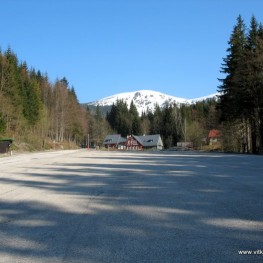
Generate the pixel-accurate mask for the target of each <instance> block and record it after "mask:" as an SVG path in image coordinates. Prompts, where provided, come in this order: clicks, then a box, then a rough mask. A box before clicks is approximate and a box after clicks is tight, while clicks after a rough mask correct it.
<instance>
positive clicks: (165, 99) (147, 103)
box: [85, 90, 217, 114]
mask: <svg viewBox="0 0 263 263" xmlns="http://www.w3.org/2000/svg"><path fill="white" fill-rule="evenodd" d="M216 95H217V94H212V95H209V96H206V97H202V98H196V99H190V100H189V99H184V98H178V97H174V96H170V95H167V94H164V93H161V92H157V91H152V90H139V91H134V92H124V93H119V94H115V95H112V96H109V97H106V98H103V99H100V100H97V101H93V102H89V103H87V104H85V105H87V106H89V107H90V106H93V107H94V106H101V107H104V106H112V105H113V104H114V103H115V104H116V102H117V100H123V101H124V102H126V103H127V105H128V106H130V103H131V101H132V100H133V103H134V104H135V106H136V107H137V110H138V112H139V113H140V114H141V113H142V112H146V111H147V110H149V111H153V110H154V108H155V105H156V104H158V105H159V106H160V108H163V107H164V106H165V105H171V104H176V105H178V104H192V103H195V102H197V101H202V100H205V99H208V98H213V97H215V96H216Z"/></svg>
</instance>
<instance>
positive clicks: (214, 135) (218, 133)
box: [208, 129, 220, 138]
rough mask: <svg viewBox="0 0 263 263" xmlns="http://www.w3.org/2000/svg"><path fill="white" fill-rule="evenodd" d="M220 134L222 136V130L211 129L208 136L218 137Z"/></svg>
mask: <svg viewBox="0 0 263 263" xmlns="http://www.w3.org/2000/svg"><path fill="white" fill-rule="evenodd" d="M219 136H220V131H219V130H216V129H213V130H210V131H209V133H208V138H217V137H219Z"/></svg>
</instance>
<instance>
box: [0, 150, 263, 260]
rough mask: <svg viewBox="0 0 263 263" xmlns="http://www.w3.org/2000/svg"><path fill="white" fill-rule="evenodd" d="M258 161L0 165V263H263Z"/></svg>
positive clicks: (219, 157) (5, 161) (262, 168)
mask: <svg viewBox="0 0 263 263" xmlns="http://www.w3.org/2000/svg"><path fill="white" fill-rule="evenodd" d="M262 160H263V157H262V156H249V155H232V154H215V153H214V154H206V153H192V152H146V153H145V152H103V151H87V150H72V151H60V152H47V153H34V154H24V155H15V156H10V157H4V158H0V262H94V263H95V262H96V263H97V262H102V263H104V262H114V263H118V262H262V261H263V209H262V205H263V191H262V189H263V161H262ZM260 250H262V254H260ZM246 251H247V252H246ZM248 251H251V253H252V254H253V255H241V254H240V253H248ZM254 254H255V255H254Z"/></svg>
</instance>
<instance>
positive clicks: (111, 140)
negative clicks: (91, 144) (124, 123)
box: [103, 134, 126, 145]
mask: <svg viewBox="0 0 263 263" xmlns="http://www.w3.org/2000/svg"><path fill="white" fill-rule="evenodd" d="M124 142H126V138H123V137H121V135H120V134H111V135H107V136H106V138H105V139H104V142H103V144H105V145H108V144H119V143H124Z"/></svg>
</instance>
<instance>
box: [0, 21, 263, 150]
mask: <svg viewBox="0 0 263 263" xmlns="http://www.w3.org/2000/svg"><path fill="white" fill-rule="evenodd" d="M226 52H227V55H226V57H225V58H223V62H222V67H221V73H223V76H224V78H221V79H220V80H219V81H220V85H219V87H218V91H219V92H220V95H219V96H218V97H217V98H214V99H208V100H205V101H202V102H197V103H195V104H191V105H176V104H174V105H167V106H166V107H164V108H160V107H159V106H158V105H156V107H155V110H154V111H153V112H151V111H148V112H143V113H142V115H141V116H139V114H138V111H137V109H136V107H135V105H134V104H133V102H132V103H131V105H127V104H126V103H124V102H123V101H117V102H116V104H114V105H113V106H112V107H111V108H110V109H109V110H108V111H107V112H106V116H105V114H103V113H102V112H101V109H100V107H96V110H95V111H94V110H90V109H89V108H88V107H86V106H85V107H84V106H83V105H81V104H80V103H79V101H78V98H77V95H76V92H75V89H74V87H73V86H70V85H69V82H68V81H67V79H66V77H64V78H62V79H57V80H55V81H54V82H51V81H50V80H49V77H48V74H43V73H41V72H40V71H39V70H35V69H34V68H30V69H29V68H28V66H27V63H26V62H24V61H23V62H21V61H19V59H18V57H17V55H16V54H15V53H14V52H13V51H12V49H11V48H10V47H9V48H8V49H7V50H5V51H2V50H0V139H1V138H13V139H14V143H13V145H12V148H13V149H14V150H17V151H38V150H49V149H56V150H57V149H72V148H77V147H80V146H86V145H89V146H90V147H98V146H99V147H102V146H103V140H104V138H105V137H106V135H107V134H114V133H118V134H121V135H122V136H124V137H126V136H127V135H130V134H134V135H143V134H160V135H161V137H162V140H163V143H164V147H165V149H173V148H174V147H176V145H177V143H178V142H191V143H192V145H193V148H194V149H197V150H219V151H225V152H243V153H255V154H256V153H262V152H263V26H262V24H261V23H258V22H257V20H256V18H255V17H254V16H252V18H251V22H250V26H249V28H247V27H246V25H245V23H244V21H243V19H242V17H241V16H238V18H237V22H236V25H235V26H234V28H233V31H232V33H231V35H230V39H229V42H228V49H227V51H226ZM87 92H88V91H87ZM211 130H216V131H219V134H220V137H219V138H217V140H216V141H214V142H213V143H211V141H209V137H208V134H209V132H210V131H211Z"/></svg>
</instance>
